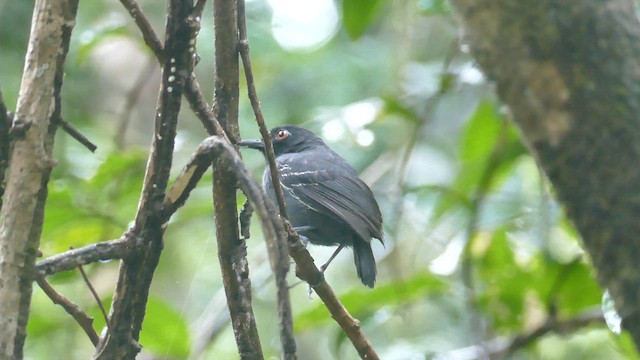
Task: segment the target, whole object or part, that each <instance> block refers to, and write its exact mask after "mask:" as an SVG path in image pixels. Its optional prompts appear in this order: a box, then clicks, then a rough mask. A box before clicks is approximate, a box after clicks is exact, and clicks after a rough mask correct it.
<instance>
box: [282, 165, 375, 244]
mask: <svg viewBox="0 0 640 360" xmlns="http://www.w3.org/2000/svg"><path fill="white" fill-rule="evenodd" d="M293 161H294V162H296V161H297V162H298V163H289V164H286V163H285V164H282V166H280V169H279V171H280V182H281V183H282V185H283V186H284V187H285V189H286V191H288V192H289V193H290V194H291V195H292V196H294V197H296V198H297V199H298V200H300V201H302V202H303V203H304V204H306V205H307V206H309V207H311V208H312V209H314V210H316V211H319V212H322V213H324V214H326V215H328V216H331V217H333V218H334V219H336V220H338V221H343V222H346V223H347V224H348V225H349V226H350V227H351V228H352V229H354V230H355V231H356V233H358V235H359V237H360V238H362V239H363V240H365V241H370V239H371V237H375V238H377V239H380V240H382V216H381V214H380V209H379V208H378V204H377V203H376V201H375V199H374V197H373V194H372V193H371V190H370V189H369V187H368V186H367V185H366V184H365V183H364V182H363V181H362V180H360V179H359V178H358V175H357V173H356V172H355V170H353V168H352V167H351V166H350V165H348V164H347V163H346V162H345V161H344V160H343V159H342V158H338V157H337V155H336V156H331V157H323V156H319V157H315V158H313V157H305V158H300V159H297V160H293ZM300 162H304V163H303V164H301V163H300ZM296 169H305V170H303V171H300V170H296Z"/></svg>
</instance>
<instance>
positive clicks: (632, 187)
mask: <svg viewBox="0 0 640 360" xmlns="http://www.w3.org/2000/svg"><path fill="white" fill-rule="evenodd" d="M452 5H454V7H455V8H456V10H457V11H458V13H459V15H460V16H459V19H460V20H461V21H462V23H463V26H464V28H465V31H464V33H465V34H466V39H465V40H464V41H465V43H468V44H469V45H470V49H471V52H472V54H473V55H474V57H475V59H476V61H477V62H478V64H479V65H480V66H481V67H482V69H483V71H484V73H485V74H486V75H487V78H489V79H491V80H492V81H495V83H496V89H497V92H498V94H499V96H500V97H501V99H502V100H503V101H504V102H505V104H507V105H508V106H509V108H510V110H511V111H512V113H513V115H514V121H515V123H516V124H517V125H518V126H519V128H520V134H521V136H522V137H523V140H524V141H525V142H526V143H527V145H528V148H529V150H530V151H531V152H532V153H533V155H534V157H535V158H536V160H537V161H538V163H539V164H540V165H541V167H542V168H543V169H544V171H545V173H546V175H547V176H548V177H549V180H550V181H551V183H552V184H553V185H554V188H555V190H556V194H557V196H558V198H559V200H560V201H561V202H562V203H563V204H564V207H565V208H566V211H567V215H568V216H569V217H570V218H571V220H572V222H573V223H574V224H575V225H576V228H577V230H578V232H579V233H580V234H581V235H582V238H583V243H584V246H585V249H586V250H587V252H588V253H589V255H590V256H591V259H592V263H593V265H594V268H595V269H596V270H597V278H598V281H599V283H600V284H601V285H602V287H603V288H607V289H609V291H610V293H611V295H612V297H613V299H614V301H615V304H616V308H617V311H618V313H619V314H620V316H621V317H622V326H623V328H624V329H626V330H628V331H629V332H630V334H631V335H632V337H633V339H634V342H635V344H636V347H640V306H639V305H640V292H638V289H639V288H640V263H639V262H638V260H637V256H636V253H637V251H636V250H637V249H640V238H639V237H638V233H640V222H639V221H638V219H637V218H638V211H639V209H640V172H638V171H631V170H632V169H636V168H637V165H638V164H639V163H640V151H639V150H638V146H637V144H639V143H640V122H639V121H638V113H640V102H639V101H638V99H640V87H638V86H637V84H638V81H640V73H638V69H640V21H639V20H638V17H637V16H636V13H635V10H634V7H633V4H632V2H631V1H628V0H611V1H607V2H606V5H603V3H602V2H601V1H596V0H586V1H580V2H566V1H543V2H526V3H525V2H522V1H518V0H453V1H452ZM550 14H552V16H550ZM488 23H491V24H492V25H491V26H487V24H488ZM532 24H535V25H534V26H532ZM560 34H564V35H560ZM565 35H566V36H565ZM595 84H597V86H595Z"/></svg>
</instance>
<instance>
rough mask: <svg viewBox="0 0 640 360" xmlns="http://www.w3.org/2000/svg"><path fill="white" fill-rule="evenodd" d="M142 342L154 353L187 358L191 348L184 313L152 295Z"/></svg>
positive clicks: (148, 303)
mask: <svg viewBox="0 0 640 360" xmlns="http://www.w3.org/2000/svg"><path fill="white" fill-rule="evenodd" d="M140 343H141V344H142V346H144V348H145V349H147V350H149V351H151V352H152V353H154V354H157V355H160V356H163V357H167V356H171V357H176V358H179V359H186V358H187V357H188V356H189V351H190V349H191V341H190V338H189V327H188V325H187V323H186V321H185V319H184V317H183V314H181V313H180V312H178V311H176V309H174V308H173V307H172V306H171V305H169V304H168V303H166V302H164V301H163V300H161V299H159V298H156V297H150V298H149V301H148V302H147V314H146V316H145V318H144V323H143V325H142V332H141V333H140Z"/></svg>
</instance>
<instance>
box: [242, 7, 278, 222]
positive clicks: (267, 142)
mask: <svg viewBox="0 0 640 360" xmlns="http://www.w3.org/2000/svg"><path fill="white" fill-rule="evenodd" d="M238 31H239V34H240V42H239V44H238V48H239V50H240V57H241V58H242V64H243V65H244V75H245V77H246V78H247V90H248V92H249V100H250V101H251V107H252V108H253V113H254V114H255V116H256V122H257V123H258V128H259V129H260V135H261V136H262V141H264V148H265V151H266V154H267V161H268V163H269V170H270V171H271V181H272V182H273V185H274V186H273V188H274V190H275V193H276V199H277V201H278V209H279V210H280V216H282V217H283V218H284V219H289V217H288V216H287V205H286V203H285V201H284V192H283V191H282V186H281V185H280V180H279V178H278V175H279V173H278V167H277V166H276V157H275V154H274V152H273V144H272V143H271V136H270V135H269V129H268V128H267V125H266V124H265V121H264V116H263V115H262V108H261V107H260V100H259V99H258V94H257V92H256V84H255V80H254V78H253V70H252V69H251V58H250V57H249V39H248V38H247V25H246V21H245V15H244V0H239V1H238Z"/></svg>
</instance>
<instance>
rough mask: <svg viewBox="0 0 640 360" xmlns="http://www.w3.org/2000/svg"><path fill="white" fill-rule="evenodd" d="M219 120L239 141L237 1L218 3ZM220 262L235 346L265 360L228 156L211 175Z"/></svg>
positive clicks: (242, 353)
mask: <svg viewBox="0 0 640 360" xmlns="http://www.w3.org/2000/svg"><path fill="white" fill-rule="evenodd" d="M213 17H214V24H215V29H214V32H215V54H216V55H215V57H216V59H215V60H216V61H215V62H216V74H215V95H214V96H215V99H214V103H215V104H216V106H215V112H216V117H217V118H218V121H220V124H221V125H222V127H223V128H224V130H225V132H226V134H227V136H228V138H229V139H230V140H231V142H232V143H236V142H237V139H238V96H239V95H238V94H239V69H238V66H239V64H238V23H237V7H236V2H235V1H228V0H214V3H213ZM213 200H214V203H215V222H216V236H217V240H218V259H219V261H220V268H221V272H222V277H223V282H224V288H225V294H226V296H227V304H228V305H229V312H230V314H231V324H232V325H233V330H234V334H235V337H236V344H237V346H238V352H239V354H240V358H241V359H262V358H263V355H262V348H261V346H260V338H259V337H258V330H257V327H256V321H255V317H254V315H253V309H252V307H251V280H250V279H249V266H248V263H247V257H246V255H247V249H246V244H245V242H244V241H243V240H241V239H240V234H239V231H238V211H237V206H236V177H235V175H234V174H233V172H232V171H231V165H230V164H229V161H228V160H227V159H225V158H220V159H218V160H216V164H215V169H214V171H213Z"/></svg>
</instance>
